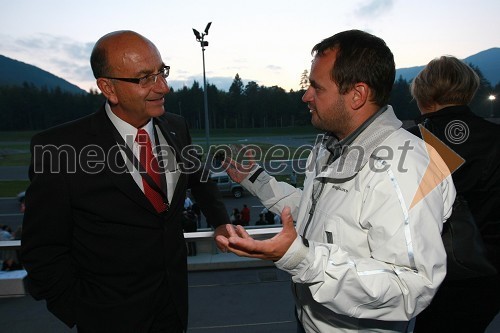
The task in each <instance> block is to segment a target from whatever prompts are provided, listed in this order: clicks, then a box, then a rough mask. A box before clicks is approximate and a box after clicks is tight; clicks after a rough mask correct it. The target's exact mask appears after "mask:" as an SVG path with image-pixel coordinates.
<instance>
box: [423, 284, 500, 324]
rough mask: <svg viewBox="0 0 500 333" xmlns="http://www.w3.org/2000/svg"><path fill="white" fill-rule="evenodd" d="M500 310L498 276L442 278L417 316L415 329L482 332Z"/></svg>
mask: <svg viewBox="0 0 500 333" xmlns="http://www.w3.org/2000/svg"><path fill="white" fill-rule="evenodd" d="M499 311H500V279H499V277H498V276H495V277H486V278H477V279H467V280H460V281H446V280H445V281H444V282H443V284H442V286H441V287H440V288H439V290H438V292H437V294H436V296H435V297H434V299H433V300H432V302H431V304H430V305H429V307H428V308H427V309H425V310H424V311H423V312H422V313H421V314H419V315H418V316H417V320H416V323H415V330H414V332H415V333H432V332H439V333H448V332H449V333H461V332H463V333H484V331H485V330H486V328H487V327H488V325H489V324H490V323H491V321H492V320H493V319H494V318H495V316H496V315H497V314H498V312H499Z"/></svg>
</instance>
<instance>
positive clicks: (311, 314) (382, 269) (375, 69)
mask: <svg viewBox="0 0 500 333" xmlns="http://www.w3.org/2000/svg"><path fill="white" fill-rule="evenodd" d="M313 55H314V59H313V62H312V66H311V72H310V78H309V80H310V87H309V88H308V89H307V91H306V92H305V94H304V96H303V98H302V99H303V101H304V102H306V103H307V104H308V107H309V109H310V112H311V117H312V119H311V122H312V124H313V125H314V126H315V127H317V128H319V129H321V130H324V131H326V134H325V135H324V136H323V138H322V140H320V141H319V142H318V143H317V144H316V145H315V147H314V148H313V150H312V152H311V154H310V156H309V159H308V166H307V170H306V178H305V182H304V190H300V189H297V188H295V187H292V186H290V185H289V184H287V183H284V182H277V181H276V180H275V179H274V178H273V177H272V176H270V175H269V174H267V173H266V172H265V171H264V170H263V169H262V168H260V167H259V166H258V165H257V164H253V165H251V166H250V167H243V166H242V165H241V164H239V163H237V162H235V161H233V160H228V161H227V162H226V165H227V166H228V173H229V175H230V176H231V177H232V178H233V179H234V180H235V181H238V182H240V183H241V184H242V185H243V186H245V187H246V188H247V189H248V190H249V191H250V192H251V193H252V194H254V195H257V196H258V197H259V199H260V200H261V201H262V203H263V204H264V205H265V206H266V207H267V208H268V209H269V210H271V211H273V212H274V213H277V214H281V218H282V222H283V230H282V231H281V232H280V233H279V234H277V235H276V236H275V237H273V238H271V239H268V240H263V241H257V240H254V239H252V238H251V237H250V236H249V235H248V234H247V233H246V231H245V229H244V228H242V227H240V226H236V227H233V226H227V229H228V230H227V231H228V233H229V237H224V236H218V237H217V239H216V241H217V244H218V246H219V248H221V249H223V250H228V251H232V252H234V253H236V254H238V255H242V256H248V257H254V258H261V259H266V260H273V261H274V262H275V265H276V267H278V268H279V269H282V270H284V271H286V272H289V273H290V274H291V276H292V281H293V293H294V296H295V300H296V310H297V316H298V319H299V322H300V323H299V328H298V332H304V331H305V332H321V333H324V332H411V331H412V327H413V320H414V319H413V318H415V317H416V315H417V314H418V313H419V312H420V311H422V310H423V309H424V308H425V307H426V306H427V305H429V303H430V302H431V299H432V297H433V296H434V294H435V292H436V290H437V288H438V287H439V285H440V283H441V282H442V281H443V278H444V276H445V274H446V254H445V250H444V247H443V244H442V241H441V235H440V233H441V230H442V226H443V222H445V221H446V219H447V218H448V216H449V215H450V213H451V207H452V204H453V201H454V198H455V188H454V186H453V183H452V181H451V177H450V171H449V170H448V168H447V167H446V165H445V164H444V162H443V160H442V159H441V158H440V157H439V155H437V153H436V152H435V151H434V150H433V149H432V148H431V147H430V146H428V145H426V144H425V142H423V141H422V140H420V139H418V138H416V137H415V136H413V135H412V134H410V133H408V132H407V131H406V130H404V129H402V127H401V125H402V124H401V122H400V121H399V120H398V119H397V118H396V116H395V115H394V112H393V110H392V107H391V106H389V105H387V103H388V100H389V95H390V91H391V88H392V85H393V82H394V77H395V65H394V58H393V55H392V53H391V51H390V49H389V48H388V47H387V46H386V44H385V42H384V41H383V40H382V39H380V38H378V37H375V36H373V35H370V34H368V33H366V32H362V31H359V30H351V31H344V32H341V33H338V34H336V35H334V36H332V37H330V38H327V39H325V40H323V41H322V42H320V43H319V44H317V45H316V46H315V47H314V48H313ZM293 221H296V226H295V227H294V225H293Z"/></svg>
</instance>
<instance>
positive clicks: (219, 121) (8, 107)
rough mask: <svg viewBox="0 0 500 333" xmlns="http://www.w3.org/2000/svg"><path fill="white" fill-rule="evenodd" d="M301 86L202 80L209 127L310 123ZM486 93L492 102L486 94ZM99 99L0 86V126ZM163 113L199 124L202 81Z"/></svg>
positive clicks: (404, 115) (41, 121) (398, 105)
mask: <svg viewBox="0 0 500 333" xmlns="http://www.w3.org/2000/svg"><path fill="white" fill-rule="evenodd" d="M474 69H475V70H476V72H478V74H479V76H480V77H481V87H480V89H479V90H478V92H477V93H476V96H475V98H474V100H473V101H472V103H471V108H472V110H473V111H474V112H475V113H476V114H478V115H479V116H481V117H485V118H490V117H500V105H499V104H500V95H499V93H500V84H497V85H496V86H492V85H491V83H490V82H488V81H487V80H485V79H484V77H483V75H482V73H481V72H480V71H479V69H477V68H474ZM409 84H410V82H408V81H406V80H405V79H403V78H402V77H399V78H398V79H397V80H396V81H395V82H394V87H393V90H392V94H391V99H390V104H391V105H392V106H393V108H394V110H395V112H396V114H397V116H398V117H399V118H400V119H401V120H413V119H415V118H416V117H417V116H418V115H419V111H418V108H417V105H416V103H415V101H413V100H412V98H411V95H410V91H409ZM300 87H301V89H299V90H297V91H294V90H290V91H285V90H284V89H282V88H280V87H278V86H272V87H266V86H260V85H258V84H257V83H256V82H254V81H250V82H248V83H247V84H246V85H245V84H243V80H242V78H241V77H240V76H239V75H238V74H236V75H235V77H234V80H233V82H232V84H231V86H230V88H229V91H223V90H219V89H218V88H217V87H216V86H215V85H212V84H210V83H208V84H207V94H208V111H209V112H208V113H209V127H210V129H238V128H276V127H297V126H304V125H310V115H309V111H308V109H307V105H306V104H305V103H304V102H302V100H301V98H302V95H303V94H304V92H305V89H306V88H307V70H305V71H304V72H303V74H302V77H301V79H300ZM491 94H493V95H496V96H498V97H499V98H498V99H497V100H496V101H494V100H493V101H492V100H489V99H488V96H490V95H491ZM103 103H104V97H103V95H102V94H101V93H100V92H98V91H96V90H91V91H90V92H89V93H87V94H72V93H68V92H64V91H62V90H61V89H59V88H56V89H52V90H49V89H45V88H37V87H35V86H34V85H33V84H30V83H24V84H23V85H22V86H0V130H1V131H24V130H35V131H38V130H43V129H46V128H49V127H52V126H55V125H58V124H61V123H64V122H67V121H71V120H74V119H77V118H80V117H82V116H85V115H87V114H90V113H93V112H95V111H97V110H98V109H99V107H100V106H101V105H102V104H103ZM165 108H166V110H167V112H172V113H176V114H180V115H182V116H183V117H185V118H186V119H187V121H188V123H189V126H190V127H191V128H192V129H202V128H205V111H204V110H205V109H204V98H203V86H202V85H200V83H199V82H197V81H195V82H194V83H193V85H192V86H191V87H189V88H188V87H184V88H182V89H179V90H174V89H172V90H171V91H170V93H169V94H168V95H167V96H166V98H165Z"/></svg>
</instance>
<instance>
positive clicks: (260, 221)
mask: <svg viewBox="0 0 500 333" xmlns="http://www.w3.org/2000/svg"><path fill="white" fill-rule="evenodd" d="M266 224H267V221H266V219H265V218H264V214H262V213H260V214H259V219H258V220H257V221H255V225H266Z"/></svg>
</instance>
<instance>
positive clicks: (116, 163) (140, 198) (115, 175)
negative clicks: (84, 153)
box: [91, 107, 157, 214]
mask: <svg viewBox="0 0 500 333" xmlns="http://www.w3.org/2000/svg"><path fill="white" fill-rule="evenodd" d="M113 126H114V125H113V123H112V122H111V120H110V119H109V118H108V116H107V115H106V111H105V110H104V107H103V108H102V109H101V110H100V111H99V112H97V113H96V114H95V117H93V119H92V124H91V132H92V135H94V136H95V139H96V142H97V144H98V145H99V146H100V147H102V149H103V151H104V152H105V153H106V156H107V161H106V162H107V163H106V168H105V171H106V173H107V174H108V176H109V178H110V179H111V180H112V181H113V182H114V183H115V185H116V187H117V188H118V189H120V191H122V192H123V193H124V194H125V195H126V196H128V197H129V198H130V199H131V200H132V201H135V202H137V203H138V204H139V205H141V206H142V207H144V208H145V209H147V210H149V211H151V212H152V213H155V214H157V212H156V210H155V208H154V207H153V205H152V204H151V203H150V202H149V200H148V199H147V197H146V196H145V195H144V193H143V192H142V191H141V189H140V188H139V186H137V183H136V182H135V180H134V178H133V177H132V175H131V174H130V172H129V170H128V169H127V166H126V164H125V161H124V159H123V156H122V153H121V151H120V149H118V145H117V143H116V141H115V140H114V138H113V135H112V134H111V133H112V131H113Z"/></svg>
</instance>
